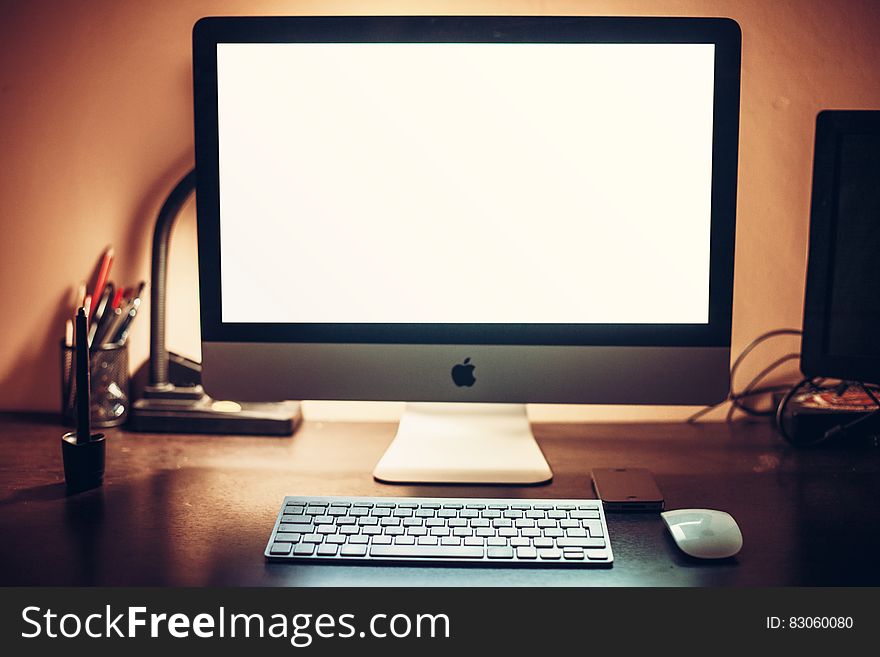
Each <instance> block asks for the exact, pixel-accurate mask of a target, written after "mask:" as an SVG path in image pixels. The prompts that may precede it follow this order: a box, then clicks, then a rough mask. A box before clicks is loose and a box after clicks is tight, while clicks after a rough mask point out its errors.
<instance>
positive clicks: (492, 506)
mask: <svg viewBox="0 0 880 657" xmlns="http://www.w3.org/2000/svg"><path fill="white" fill-rule="evenodd" d="M489 508H490V509H500V510H501V511H503V510H505V509H506V508H507V505H506V504H490V505H489Z"/></svg>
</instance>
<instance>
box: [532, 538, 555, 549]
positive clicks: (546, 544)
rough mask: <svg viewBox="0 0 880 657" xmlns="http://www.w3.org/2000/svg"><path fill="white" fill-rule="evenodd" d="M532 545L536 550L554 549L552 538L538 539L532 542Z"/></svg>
mask: <svg viewBox="0 0 880 657" xmlns="http://www.w3.org/2000/svg"><path fill="white" fill-rule="evenodd" d="M532 545H534V546H535V547H536V548H552V547H553V539H552V538H536V539H535V540H534V541H532Z"/></svg>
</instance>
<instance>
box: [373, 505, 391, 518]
mask: <svg viewBox="0 0 880 657" xmlns="http://www.w3.org/2000/svg"><path fill="white" fill-rule="evenodd" d="M370 515H371V516H373V517H374V518H387V517H388V516H390V515H391V509H386V508H385V507H379V508H375V509H373V510H372V512H371V513H370Z"/></svg>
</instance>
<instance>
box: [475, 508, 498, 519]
mask: <svg viewBox="0 0 880 657" xmlns="http://www.w3.org/2000/svg"><path fill="white" fill-rule="evenodd" d="M480 517H481V518H489V519H492V518H500V517H501V511H500V510H498V509H486V510H485V511H483V512H482V513H481V514H480Z"/></svg>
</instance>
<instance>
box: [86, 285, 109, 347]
mask: <svg viewBox="0 0 880 657" xmlns="http://www.w3.org/2000/svg"><path fill="white" fill-rule="evenodd" d="M112 296H113V283H107V285H105V286H104V292H103V293H102V294H101V300H100V301H98V304H97V306H96V308H95V316H94V317H92V321H91V323H90V324H89V346H91V345H93V344H95V342H94V340H95V334H96V333H97V332H98V326H99V325H100V324H101V320H102V319H103V318H104V316H105V315H106V314H107V311H108V310H109V309H110V299H111V297H112Z"/></svg>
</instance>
